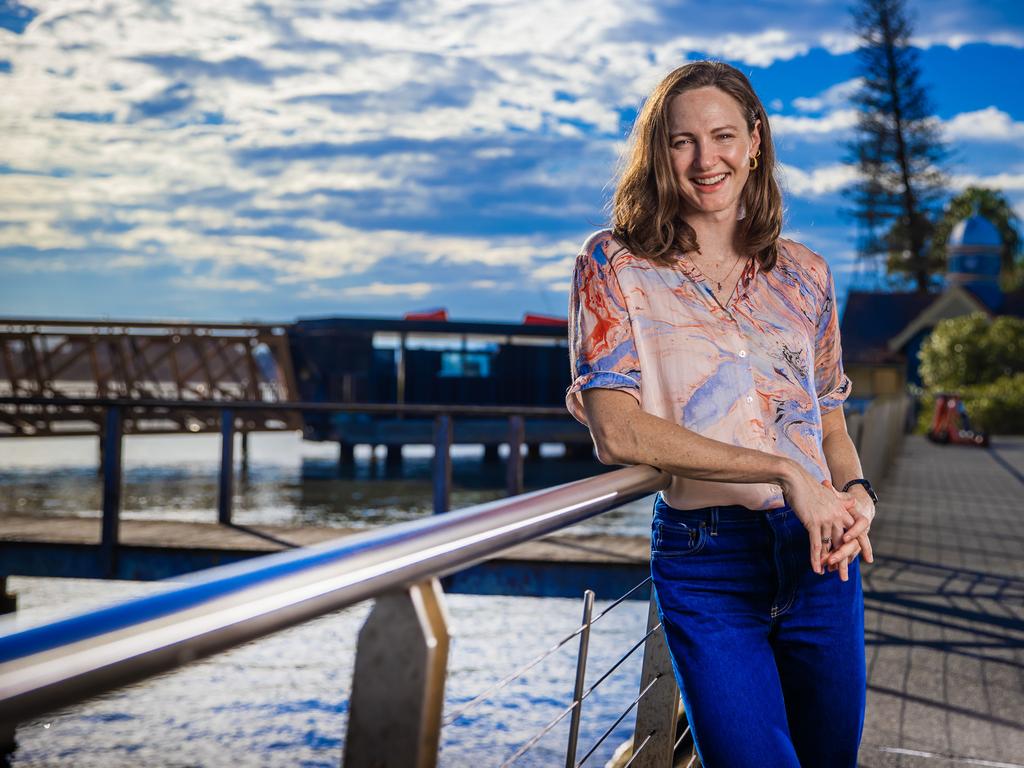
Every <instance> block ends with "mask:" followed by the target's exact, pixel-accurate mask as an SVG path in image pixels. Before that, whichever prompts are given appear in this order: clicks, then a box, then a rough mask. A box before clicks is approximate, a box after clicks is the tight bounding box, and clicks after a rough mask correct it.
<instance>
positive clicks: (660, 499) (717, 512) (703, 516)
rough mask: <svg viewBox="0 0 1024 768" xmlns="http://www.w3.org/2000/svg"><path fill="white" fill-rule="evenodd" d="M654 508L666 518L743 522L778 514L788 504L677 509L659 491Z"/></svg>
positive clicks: (709, 521)
mask: <svg viewBox="0 0 1024 768" xmlns="http://www.w3.org/2000/svg"><path fill="white" fill-rule="evenodd" d="M654 507H655V510H656V511H657V512H658V513H659V514H661V515H663V516H664V517H667V518H670V519H671V518H673V517H678V518H685V519H686V520H704V521H705V522H708V523H712V522H715V523H717V522H744V521H748V520H758V519H760V518H762V517H765V516H767V515H770V514H778V513H780V512H784V511H785V510H787V509H789V506H788V505H787V506H783V507H778V508H777V509H760V510H759V509H750V508H749V507H744V506H743V505H742V504H728V505H724V506H718V507H700V508H698V509H677V508H676V507H672V506H669V504H668V502H667V501H665V497H664V496H662V495H661V493H660V492H659V493H658V495H657V497H656V498H655V501H654Z"/></svg>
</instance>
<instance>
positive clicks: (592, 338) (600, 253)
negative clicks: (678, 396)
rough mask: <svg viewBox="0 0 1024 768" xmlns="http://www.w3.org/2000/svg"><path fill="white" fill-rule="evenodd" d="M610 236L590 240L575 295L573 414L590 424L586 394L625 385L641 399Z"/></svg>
mask: <svg viewBox="0 0 1024 768" xmlns="http://www.w3.org/2000/svg"><path fill="white" fill-rule="evenodd" d="M608 242H609V241H608V240H607V239H598V240H596V241H595V240H594V239H592V240H591V241H588V243H587V244H586V245H585V246H584V248H583V252H582V253H580V255H579V256H577V257H576V266H575V269H574V270H573V280H572V292H571V293H570V295H569V365H570V369H571V378H572V384H571V385H570V386H569V389H568V390H566V393H565V405H566V408H568V410H569V413H571V414H572V415H573V417H574V418H575V419H576V420H577V421H579V422H580V423H581V424H587V419H586V415H585V413H584V411H583V401H582V398H581V397H580V392H582V391H583V390H585V389H590V388H592V387H601V388H605V389H623V390H626V391H627V392H629V393H630V394H631V395H633V397H635V398H636V400H637V402H638V403H639V402H640V361H639V358H638V357H637V350H636V344H635V342H634V339H633V331H632V327H631V325H630V319H629V311H628V307H627V304H626V301H625V297H624V296H623V292H622V288H621V287H620V285H619V281H618V278H617V277H616V275H615V272H614V271H613V270H612V268H611V264H610V262H609V260H608Z"/></svg>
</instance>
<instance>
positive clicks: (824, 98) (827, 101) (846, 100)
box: [793, 77, 863, 112]
mask: <svg viewBox="0 0 1024 768" xmlns="http://www.w3.org/2000/svg"><path fill="white" fill-rule="evenodd" d="M862 82H863V81H862V79H861V78H859V77H855V78H852V79H850V80H844V81H843V82H841V83H836V84H835V85H833V86H830V87H828V88H826V89H825V90H824V91H822V92H821V93H819V94H818V95H817V96H811V97H802V96H801V97H799V98H796V99H793V106H794V107H796V108H797V109H798V110H800V111H801V112H822V111H824V110H826V109H837V108H842V107H848V106H849V104H850V99H851V98H853V95H854V94H855V93H857V91H858V90H859V89H860V87H861V83H862Z"/></svg>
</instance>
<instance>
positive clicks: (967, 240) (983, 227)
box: [948, 213, 1003, 249]
mask: <svg viewBox="0 0 1024 768" xmlns="http://www.w3.org/2000/svg"><path fill="white" fill-rule="evenodd" d="M979 246H980V247H985V248H990V247H991V248H1002V247H1003V238H1002V236H1001V235H1000V234H999V230H998V229H996V228H995V226H994V225H993V224H992V222H991V221H989V220H988V219H986V218H985V217H984V216H981V215H979V214H977V213H976V214H974V215H973V216H969V217H968V218H966V219H964V220H963V221H959V222H957V224H956V226H955V227H953V231H952V232H950V233H949V241H948V247H949V248H950V249H954V248H968V249H970V248H978V247H979Z"/></svg>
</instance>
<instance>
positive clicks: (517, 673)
mask: <svg viewBox="0 0 1024 768" xmlns="http://www.w3.org/2000/svg"><path fill="white" fill-rule="evenodd" d="M650 583H651V577H650V576H648V577H647V578H646V579H644V580H643V581H641V582H640V583H638V584H637V585H636V586H634V587H632V588H630V589H629V590H627V591H626V592H624V593H623V594H622V595H621V596H620V597H618V598H616V600H615V601H614V602H612V603H609V604H608V605H607V606H606V607H605V608H604V610H602V611H601V612H600V613H598V614H597V615H596V616H594V617H593V618H592V619H591V620H590V621H589V622H587V623H583V624H581V625H580V626H578V627H576V629H574V630H573V631H572V632H570V633H569V634H568V635H566V636H565V637H563V638H562V639H560V640H559V641H558V642H556V643H555V644H554V645H552V646H551V647H550V648H548V649H547V650H545V651H542V652H541V653H540V654H538V655H537V656H535V657H534V658H532V659H530V661H528V662H526V663H525V664H523V665H522V666H521V667H519V668H518V669H515V670H513V671H512V672H510V673H509V674H507V675H506V676H505V677H503V678H501V679H500V680H498V681H497V682H496V683H494V684H493V685H491V686H490V687H489V688H486V689H485V690H483V691H482V692H480V693H478V694H477V695H476V696H474V697H473V698H472V699H470V700H469V701H467V702H466V703H465V704H463V705H462V706H461V707H459V708H458V709H456V710H455V711H454V712H451V713H449V714H447V715H445V718H444V720H442V722H441V724H442V726H449V725H451V724H452V723H454V722H455V721H456V720H458V719H459V718H460V717H462V716H463V715H466V714H468V713H469V712H471V711H472V710H474V709H476V707H477V706H479V705H480V704H482V703H483V702H485V701H487V700H488V699H489V698H491V697H492V696H493V695H494V694H495V693H497V692H498V691H500V690H502V689H503V688H506V687H508V686H509V685H511V684H512V683H514V682H515V681H516V680H518V679H519V678H520V677H522V676H523V675H525V674H526V673H527V672H529V671H530V670H531V669H533V668H534V667H536V666H537V665H538V664H540V663H541V662H542V661H544V660H545V659H548V658H549V657H551V656H552V655H554V654H555V653H557V652H558V651H560V650H561V649H562V648H564V647H565V646H566V645H567V644H568V643H569V642H570V641H571V640H572V639H573V638H575V637H578V636H579V634H580V633H581V632H583V631H584V630H586V629H587V628H588V627H592V626H594V624H596V623H597V622H598V621H600V620H601V619H602V618H603V617H604V616H606V615H607V614H608V613H609V612H611V611H612V610H613V609H614V608H615V607H616V606H618V605H619V604H620V603H622V602H624V601H626V600H628V599H629V598H630V597H632V596H633V595H634V594H636V593H637V592H638V591H640V590H641V589H643V588H644V587H646V586H647V585H648V584H650ZM649 634H650V633H648V635H647V636H649ZM647 636H645V637H647Z"/></svg>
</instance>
